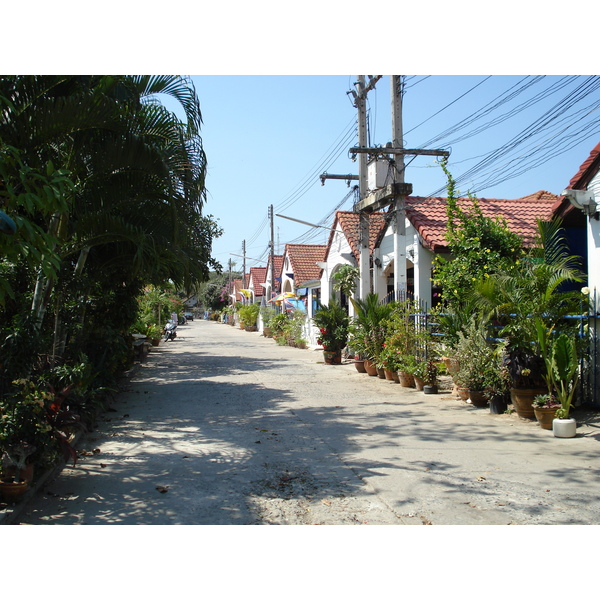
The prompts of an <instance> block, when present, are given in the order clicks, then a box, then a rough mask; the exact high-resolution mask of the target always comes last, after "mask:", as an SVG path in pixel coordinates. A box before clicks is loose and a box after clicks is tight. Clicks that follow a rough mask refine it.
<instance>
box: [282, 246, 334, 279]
mask: <svg viewBox="0 0 600 600" xmlns="http://www.w3.org/2000/svg"><path fill="white" fill-rule="evenodd" d="M326 251H327V246H325V245H322V244H286V245H285V253H286V254H287V255H288V256H289V258H290V262H291V264H292V270H293V272H294V283H295V284H296V285H297V286H301V285H302V284H303V283H305V282H307V281H311V280H312V279H319V278H320V277H321V267H319V266H318V265H317V264H316V263H317V262H322V261H323V260H325V253H326Z"/></svg>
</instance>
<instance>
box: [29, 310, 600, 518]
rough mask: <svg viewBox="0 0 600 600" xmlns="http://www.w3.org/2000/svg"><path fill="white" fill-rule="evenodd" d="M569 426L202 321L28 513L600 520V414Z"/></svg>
mask: <svg viewBox="0 0 600 600" xmlns="http://www.w3.org/2000/svg"><path fill="white" fill-rule="evenodd" d="M574 416H576V417H578V421H579V427H578V435H577V437H576V438H573V439H558V438H554V437H553V435H552V432H551V431H547V430H542V429H541V428H540V427H539V425H537V423H534V422H528V421H524V420H521V419H520V418H519V417H517V416H516V415H515V414H512V415H492V414H490V413H489V411H488V410H487V409H478V408H474V407H472V406H470V405H468V404H466V403H464V402H462V401H460V400H458V399H457V398H455V397H453V396H452V395H451V394H450V392H449V391H446V392H444V393H440V394H438V395H425V394H423V393H422V392H418V391H416V390H412V389H406V388H402V387H401V386H400V385H398V384H395V383H393V382H389V381H385V380H380V379H378V378H374V377H369V376H367V375H364V374H359V373H357V372H356V370H355V367H354V365H353V364H352V363H348V364H344V365H341V366H328V365H325V364H323V359H322V353H320V352H317V351H312V350H300V349H295V348H290V347H288V346H277V344H276V343H275V342H274V341H273V340H271V339H267V338H263V337H262V336H260V334H258V333H249V332H245V331H241V330H239V329H237V328H233V327H231V326H229V325H224V324H220V323H214V322H208V321H193V322H190V323H188V324H187V325H185V326H181V327H179V329H178V337H177V339H176V340H175V341H173V342H167V343H161V345H160V346H159V347H158V348H155V349H153V350H152V352H151V353H150V355H149V357H148V358H147V360H146V361H145V362H144V363H143V364H142V365H141V366H140V368H139V370H138V371H137V373H136V375H135V377H134V378H133V379H132V381H131V384H130V386H129V389H127V390H126V391H125V392H124V393H122V394H121V395H120V396H119V397H118V398H117V400H116V401H115V403H114V404H113V406H112V410H111V411H110V412H107V413H106V414H105V415H104V416H103V417H102V418H101V419H100V422H99V427H98V428H97V430H95V431H94V432H92V433H90V434H89V435H88V436H87V438H86V439H85V440H84V441H83V442H82V444H81V445H80V452H81V456H80V459H79V462H78V463H77V466H76V467H75V468H70V467H67V468H65V469H64V471H63V472H62V473H61V475H60V476H59V477H58V478H57V479H55V480H54V481H53V482H51V483H49V484H47V485H46V487H45V488H44V489H42V490H40V492H39V493H38V494H37V496H36V497H35V498H34V500H33V501H32V502H31V503H29V504H28V505H27V506H26V507H25V510H24V511H22V514H21V517H20V523H22V524H147V525H151V524H188V525H193V524H214V525H218V524H238V525H242V524H330V525H332V524H386V525H391V524H398V525H401V524H411V525H421V524H433V525H441V524H463V525H466V524H478V525H479V524H490V525H491V524H598V523H600V478H599V477H598V475H599V473H600V464H599V460H598V450H599V448H600V445H599V442H600V428H599V427H600V418H598V415H597V414H595V413H591V414H590V413H584V412H582V411H580V412H579V413H577V412H576V413H575V415H574Z"/></svg>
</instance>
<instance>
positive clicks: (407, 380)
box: [398, 371, 415, 388]
mask: <svg viewBox="0 0 600 600" xmlns="http://www.w3.org/2000/svg"><path fill="white" fill-rule="evenodd" d="M398 379H399V380H400V385H401V386H402V387H409V388H413V387H415V378H414V375H413V374H412V373H407V372H406V371H398Z"/></svg>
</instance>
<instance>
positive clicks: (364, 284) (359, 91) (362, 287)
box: [352, 75, 381, 300]
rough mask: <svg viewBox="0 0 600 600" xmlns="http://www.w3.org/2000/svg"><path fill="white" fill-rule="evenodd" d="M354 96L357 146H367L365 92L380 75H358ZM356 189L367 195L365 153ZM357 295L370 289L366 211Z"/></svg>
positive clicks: (361, 219)
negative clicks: (367, 79) (356, 112)
mask: <svg viewBox="0 0 600 600" xmlns="http://www.w3.org/2000/svg"><path fill="white" fill-rule="evenodd" d="M357 79H358V80H357V82H356V90H355V91H353V92H352V94H353V96H354V106H355V107H356V108H357V110H358V146H359V148H366V147H367V94H368V93H369V91H370V90H372V89H373V88H374V87H375V84H376V83H377V82H378V81H379V80H380V79H381V75H377V76H375V77H372V76H371V77H369V83H368V84H367V83H366V82H365V76H364V75H358V77H357ZM358 190H359V199H360V200H363V199H364V198H365V197H366V195H367V155H366V153H360V154H359V155H358ZM358 235H359V248H360V258H359V265H358V266H359V271H360V277H359V292H358V294H359V297H360V298H361V300H364V299H365V298H366V297H367V295H368V294H369V292H370V291H371V264H370V263H371V256H370V253H369V217H368V215H367V213H366V212H364V211H359V234H358Z"/></svg>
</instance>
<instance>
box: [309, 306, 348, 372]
mask: <svg viewBox="0 0 600 600" xmlns="http://www.w3.org/2000/svg"><path fill="white" fill-rule="evenodd" d="M312 321H313V323H314V324H315V326H316V327H318V329H319V338H318V339H317V343H318V344H319V345H320V346H322V347H323V357H324V359H325V364H341V362H342V350H343V348H345V346H346V344H347V343H348V335H349V327H350V318H349V317H348V313H346V311H345V310H344V309H343V308H342V307H341V306H340V305H339V304H338V303H337V302H336V301H335V300H332V301H331V302H330V303H329V305H322V306H320V307H319V309H318V310H317V312H316V313H315V315H314V317H313V318H312Z"/></svg>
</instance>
